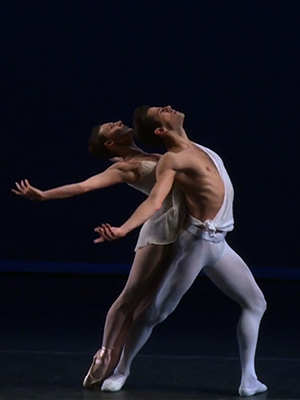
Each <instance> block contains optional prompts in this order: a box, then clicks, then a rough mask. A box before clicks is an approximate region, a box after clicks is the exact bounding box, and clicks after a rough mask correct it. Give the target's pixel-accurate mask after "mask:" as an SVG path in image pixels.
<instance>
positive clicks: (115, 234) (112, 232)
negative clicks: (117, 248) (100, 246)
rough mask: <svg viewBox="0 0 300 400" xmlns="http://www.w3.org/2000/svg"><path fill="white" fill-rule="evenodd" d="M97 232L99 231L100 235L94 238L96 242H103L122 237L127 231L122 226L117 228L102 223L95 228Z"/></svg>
mask: <svg viewBox="0 0 300 400" xmlns="http://www.w3.org/2000/svg"><path fill="white" fill-rule="evenodd" d="M94 230H95V232H97V233H99V237H98V238H97V239H95V240H94V243H102V242H105V241H112V240H116V239H120V238H121V237H124V236H126V234H127V233H126V232H125V231H124V229H122V228H115V227H112V226H110V225H109V224H102V225H101V226H98V227H97V228H95V229H94Z"/></svg>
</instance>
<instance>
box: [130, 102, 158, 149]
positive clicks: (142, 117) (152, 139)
mask: <svg viewBox="0 0 300 400" xmlns="http://www.w3.org/2000/svg"><path fill="white" fill-rule="evenodd" d="M149 108H150V106H139V107H137V108H136V109H135V111H134V114H133V127H134V128H133V129H134V133H135V135H136V137H137V138H138V139H139V140H140V141H141V142H142V143H143V144H146V145H149V146H160V145H162V144H163V143H164V142H163V139H162V138H161V137H160V136H158V135H155V133H154V131H155V129H157V128H160V127H161V126H162V125H161V123H160V122H159V121H157V120H156V119H155V118H154V117H149V116H148V115H147V113H148V110H149Z"/></svg>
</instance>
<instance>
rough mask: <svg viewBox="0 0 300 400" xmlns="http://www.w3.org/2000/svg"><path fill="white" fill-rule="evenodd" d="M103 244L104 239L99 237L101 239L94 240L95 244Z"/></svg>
mask: <svg viewBox="0 0 300 400" xmlns="http://www.w3.org/2000/svg"><path fill="white" fill-rule="evenodd" d="M102 242H104V239H103V237H99V238H97V239H94V243H95V244H97V243H102Z"/></svg>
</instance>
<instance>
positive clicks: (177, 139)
mask: <svg viewBox="0 0 300 400" xmlns="http://www.w3.org/2000/svg"><path fill="white" fill-rule="evenodd" d="M164 142H165V145H166V148H167V149H168V151H171V152H173V153H179V152H180V151H182V150H184V149H186V148H189V147H192V142H191V141H190V139H189V138H188V136H187V134H186V132H185V130H184V129H183V128H178V129H175V130H173V131H170V134H169V135H168V136H165V137H164Z"/></svg>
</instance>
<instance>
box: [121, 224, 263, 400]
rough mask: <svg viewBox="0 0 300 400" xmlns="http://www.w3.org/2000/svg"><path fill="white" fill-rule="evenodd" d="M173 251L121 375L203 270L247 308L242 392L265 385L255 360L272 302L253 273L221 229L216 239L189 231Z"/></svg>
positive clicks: (241, 335) (126, 351)
mask: <svg viewBox="0 0 300 400" xmlns="http://www.w3.org/2000/svg"><path fill="white" fill-rule="evenodd" d="M173 249H174V251H173V253H174V254H173V258H172V260H171V266H170V268H169V269H168V272H167V274H166V276H165V277H164V279H163V282H162V284H161V286H160V288H159V290H158V293H157V294H156V296H155V298H154V300H153V302H152V303H151V305H150V306H149V307H148V308H147V309H146V310H145V311H144V312H143V313H142V315H141V317H140V318H139V319H138V321H137V322H136V323H135V324H134V326H133V328H132V330H131V332H130V335H129V337H128V338H127V341H126V343H125V346H124V348H123V352H122V356H121V359H120V362H119V364H118V366H117V368H116V373H120V374H122V375H126V376H128V375H129V372H130V366H131V363H132V361H133V359H134V357H135V356H136V354H137V353H138V352H139V350H140V349H141V348H142V346H143V345H144V344H145V343H146V341H147V340H148V338H149V337H150V335H151V333H152V330H153V328H154V327H155V326H156V325H157V324H159V323H160V322H162V321H164V320H165V319H166V318H167V317H168V315H170V314H171V313H172V312H173V311H174V309H175V308H176V307H177V305H178V303H179V302H180V300H181V298H182V296H183V295H184V294H185V293H186V291H187V290H188V289H189V288H190V286H191V285H192V283H193V282H194V280H195V278H196V277H197V276H198V274H199V273H200V271H201V270H202V269H203V271H204V272H205V274H206V275H207V276H208V277H209V278H210V279H211V280H212V282H213V283H214V284H215V285H216V286H217V287H218V288H219V289H220V290H221V291H223V292H224V293H225V294H226V295H227V296H228V297H230V298H231V299H233V300H235V301H236V302H238V303H239V305H240V306H241V309H242V313H241V317H240V319H239V322H238V326H237V338H238V343H239V351H240V361H241V370H242V377H241V385H240V394H242V395H243V393H250V395H251V394H254V393H252V392H253V390H252V387H255V388H256V387H257V385H258V384H260V383H259V382H258V380H257V376H256V372H255V365H254V359H255V351H256V345H257V339H258V331H259V325H260V321H261V318H262V316H263V314H264V312H265V310H266V301H265V299H264V296H263V294H262V292H261V290H260V289H259V287H258V285H257V284H256V282H255V280H254V278H253V275H252V273H251V272H250V270H249V268H248V267H247V265H246V264H245V262H244V261H243V260H242V259H241V258H240V257H239V256H238V255H237V254H236V253H235V252H234V251H233V249H232V248H231V247H230V246H229V245H228V244H227V242H226V241H225V239H224V237H223V236H222V234H220V233H217V234H216V235H215V237H213V238H210V237H209V236H208V234H207V233H206V232H202V233H200V234H199V236H195V235H193V234H192V233H190V232H188V231H184V232H183V233H182V234H181V235H180V237H179V238H178V240H177V242H176V243H174V247H173ZM260 385H263V384H260ZM263 386H264V385H263ZM245 388H246V389H245ZM249 388H250V389H249ZM255 388H254V391H255V393H258V392H259V391H264V390H266V387H265V389H264V388H263V387H261V388H260V389H261V390H260V389H259V388H258V389H257V388H256V389H255ZM244 389H245V391H244V392H243V390H244ZM247 390H248V392H247ZM251 390H252V392H251ZM244 395H249V394H244Z"/></svg>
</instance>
